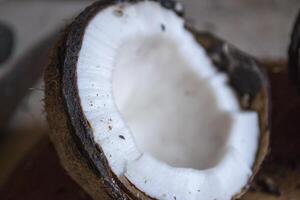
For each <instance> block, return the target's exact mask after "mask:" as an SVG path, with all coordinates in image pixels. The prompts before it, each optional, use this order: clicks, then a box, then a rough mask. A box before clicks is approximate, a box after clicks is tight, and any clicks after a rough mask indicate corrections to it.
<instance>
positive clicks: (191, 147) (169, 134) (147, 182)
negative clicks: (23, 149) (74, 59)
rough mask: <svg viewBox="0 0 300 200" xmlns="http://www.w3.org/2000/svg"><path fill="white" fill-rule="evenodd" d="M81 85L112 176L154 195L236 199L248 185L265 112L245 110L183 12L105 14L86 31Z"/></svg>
mask: <svg viewBox="0 0 300 200" xmlns="http://www.w3.org/2000/svg"><path fill="white" fill-rule="evenodd" d="M177 7H180V6H177ZM77 85H78V92H79V97H80V100H81V106H82V109H83V112H84V114H85V116H86V118H87V120H88V121H89V123H90V124H91V127H92V129H93V134H94V140H95V142H96V143H98V144H99V145H100V146H101V148H102V150H103V151H104V153H105V155H106V157H107V160H108V163H109V165H110V167H111V169H112V171H113V172H114V173H115V174H116V175H117V176H119V177H120V176H125V177H126V178H127V179H128V180H129V181H130V182H131V183H132V184H134V185H135V186H136V187H137V188H138V189H139V190H141V191H142V192H144V193H145V194H147V195H148V196H150V197H153V198H156V199H189V200H191V199H195V200H196V199H197V200H198V199H204V200H210V199H211V200H214V199H219V200H227V199H231V198H232V197H233V196H234V195H236V194H238V193H239V192H240V191H241V190H242V189H243V188H244V187H245V186H246V185H247V182H248V179H249V177H250V176H251V175H252V166H253V164H254V162H255V157H256V152H257V148H258V141H259V125H258V116H257V113H256V112H252V111H243V110H241V108H240V106H239V102H238V100H237V96H236V95H235V93H234V91H233V90H232V88H231V87H230V86H229V85H228V77H227V75H226V74H224V73H221V72H219V71H217V70H216V68H215V67H214V66H213V64H212V63H211V61H210V59H209V57H208V56H207V55H206V54H205V52H204V49H203V47H201V46H200V45H199V44H198V43H197V42H196V41H195V39H194V37H193V36H192V34H191V33H190V32H189V31H188V30H186V29H185V28H184V21H183V19H182V18H180V17H179V16H177V15H176V13H175V12H174V11H172V10H168V9H166V8H163V7H162V6H161V5H160V4H159V3H156V2H152V1H142V2H138V3H119V4H116V5H112V6H110V7H107V8H105V9H104V10H102V11H100V12H99V13H98V14H97V15H96V16H94V18H93V19H92V20H91V21H90V23H89V24H88V26H87V27H86V30H85V34H84V37H83V41H82V47H81V50H80V52H79V57H78V63H77Z"/></svg>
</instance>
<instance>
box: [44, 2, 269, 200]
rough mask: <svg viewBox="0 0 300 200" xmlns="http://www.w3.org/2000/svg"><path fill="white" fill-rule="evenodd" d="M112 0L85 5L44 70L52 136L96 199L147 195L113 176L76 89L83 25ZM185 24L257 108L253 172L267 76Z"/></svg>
mask: <svg viewBox="0 0 300 200" xmlns="http://www.w3.org/2000/svg"><path fill="white" fill-rule="evenodd" d="M162 2H164V3H162V5H163V6H165V7H167V8H169V9H174V8H173V7H172V6H169V4H166V2H171V1H162ZM112 3H113V2H112V1H109V0H106V1H100V2H96V3H94V4H92V5H91V6H90V7H88V8H87V9H85V10H84V11H83V12H82V13H81V14H80V15H79V16H78V17H76V18H75V20H74V21H73V22H72V23H71V24H70V25H69V26H68V27H67V28H66V29H65V31H64V32H63V33H62V36H61V38H60V40H59V42H58V43H57V45H56V47H55V48H54V50H53V52H52V56H51V62H50V63H49V65H48V66H47V69H46V71H45V109H46V112H47V120H48V122H49V126H50V128H51V130H52V133H51V134H50V137H51V140H52V141H53V143H54V146H55V148H56V150H57V152H58V155H59V157H60V160H61V162H62V164H63V166H64V167H65V169H66V170H67V171H68V172H69V174H70V175H71V176H72V178H74V180H76V182H78V183H79V184H80V185H81V186H82V187H83V188H84V189H85V190H86V191H87V192H88V193H89V194H90V195H91V196H92V197H93V198H94V199H151V198H150V197H147V196H146V195H145V194H144V193H143V192H141V191H139V190H138V189H137V188H135V187H134V185H132V184H131V183H130V182H129V181H128V180H127V179H126V178H125V177H119V178H117V177H116V176H115V175H114V174H113V173H112V171H111V169H110V167H109V165H108V161H107V159H106V157H105V155H104V153H103V151H102V149H101V147H100V146H99V145H98V144H96V143H95V141H94V140H93V133H92V129H91V127H90V125H89V123H88V121H87V119H86V118H85V115H84V113H83V110H82V108H81V105H80V100H79V96H78V91H77V77H76V63H77V59H78V54H79V51H80V48H81V45H82V38H83V35H84V31H85V28H86V26H87V24H88V23H89V21H90V20H91V19H92V18H93V16H95V15H96V14H97V13H98V12H100V11H101V10H102V9H104V8H106V7H107V6H109V5H111V4H112ZM166 5H168V6H166ZM170 5H171V4H170ZM187 28H188V29H190V30H191V31H192V32H193V34H194V35H195V38H196V39H197V41H198V42H199V43H200V44H201V45H203V46H204V48H205V49H206V51H207V54H208V56H209V57H210V58H211V59H212V61H213V63H214V64H215V65H216V67H217V68H218V69H219V70H220V71H223V72H225V73H227V74H228V75H229V78H230V84H231V86H232V87H233V89H234V90H235V91H236V92H237V94H238V96H239V100H240V104H241V106H242V108H243V109H245V110H254V111H257V112H258V114H259V119H260V130H261V137H260V145H259V146H260V147H259V150H258V152H257V155H256V162H255V164H254V166H253V172H254V173H253V176H254V175H255V174H256V172H257V171H258V169H259V168H260V165H261V163H262V161H263V159H264V157H265V155H266V153H267V151H268V143H269V105H270V103H269V91H268V90H269V88H268V81H267V78H266V76H265V74H264V72H263V70H262V69H261V67H260V66H259V64H258V63H257V62H256V61H255V60H254V59H253V58H251V57H250V56H248V55H246V54H245V53H242V52H240V51H239V50H237V49H236V48H234V47H232V46H231V45H229V44H228V43H226V42H224V41H222V40H220V39H218V38H216V37H215V36H213V35H211V34H207V33H200V32H198V31H195V30H193V29H191V28H190V27H187ZM252 178H253V177H252ZM252 178H250V179H249V182H250V181H251V180H252ZM247 188H248V186H246V187H245V190H244V191H243V192H242V193H241V194H243V193H244V192H245V191H246V189H247ZM241 194H239V195H237V196H236V197H239V196H240V195H241Z"/></svg>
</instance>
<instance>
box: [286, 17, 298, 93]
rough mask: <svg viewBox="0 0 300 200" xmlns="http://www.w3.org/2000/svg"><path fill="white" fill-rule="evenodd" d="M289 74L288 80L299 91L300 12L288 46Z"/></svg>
mask: <svg viewBox="0 0 300 200" xmlns="http://www.w3.org/2000/svg"><path fill="white" fill-rule="evenodd" d="M288 55H289V73H290V78H291V80H292V81H293V82H295V83H296V84H297V86H298V89H300V79H299V76H300V71H299V69H300V12H299V13H298V16H297V18H296V20H295V24H294V27H293V30H292V34H291V42H290V46H289V51H288Z"/></svg>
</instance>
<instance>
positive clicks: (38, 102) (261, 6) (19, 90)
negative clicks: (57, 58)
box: [0, 0, 300, 188]
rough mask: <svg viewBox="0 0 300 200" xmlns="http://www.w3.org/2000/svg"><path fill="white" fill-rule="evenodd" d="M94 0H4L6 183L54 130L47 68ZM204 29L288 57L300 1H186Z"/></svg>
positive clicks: (0, 67)
mask: <svg viewBox="0 0 300 200" xmlns="http://www.w3.org/2000/svg"><path fill="white" fill-rule="evenodd" d="M91 2H92V1H90V0H81V1H79V0H77V1H75V0H64V1H41V0H40V1H32V0H22V1H16V0H15V1H14V0H0V105H1V106H0V188H1V185H2V184H3V183H4V182H5V180H7V178H8V177H9V175H10V173H11V172H12V170H13V169H14V168H15V166H16V165H17V163H18V162H19V161H20V159H22V158H23V156H24V155H25V154H26V153H27V152H28V151H29V150H30V149H31V148H32V147H33V145H34V144H35V143H36V142H37V141H39V139H40V138H42V137H43V136H44V135H45V134H47V132H48V128H47V123H46V121H45V113H44V110H43V90H44V89H43V88H44V86H43V83H42V73H43V68H44V66H45V65H46V63H47V59H48V51H49V49H50V48H51V47H52V46H53V42H54V41H55V40H56V38H57V35H58V34H59V32H60V31H61V30H62V29H63V27H64V26H65V25H66V24H68V23H69V22H70V21H71V19H72V18H73V17H74V16H76V15H77V14H78V13H79V12H80V11H81V10H83V9H84V7H86V6H87V5H89V4H91ZM181 2H182V3H183V4H184V6H185V8H186V17H187V19H188V20H189V21H190V22H191V23H193V24H195V25H196V27H197V28H198V29H199V30H205V31H209V32H212V33H214V34H216V35H217V36H219V37H221V38H223V39H225V40H227V41H228V42H230V43H231V44H233V45H235V46H237V47H238V48H239V49H241V50H243V51H244V52H247V53H248V54H251V55H254V56H255V57H256V58H257V59H259V60H263V59H264V60H266V59H267V60H277V61H284V60H286V57H287V48H288V45H289V42H290V41H289V38H290V33H291V30H292V25H293V23H294V21H295V18H296V15H297V12H298V11H299V9H300V1H299V0H285V1H282V0H226V1H224V0H185V1H184V0H182V1H181Z"/></svg>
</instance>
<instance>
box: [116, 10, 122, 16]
mask: <svg viewBox="0 0 300 200" xmlns="http://www.w3.org/2000/svg"><path fill="white" fill-rule="evenodd" d="M114 15H115V16H117V17H122V16H123V11H122V10H120V9H116V10H114Z"/></svg>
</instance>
